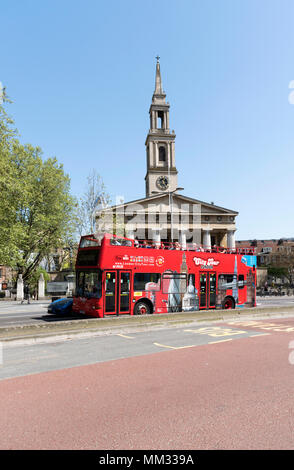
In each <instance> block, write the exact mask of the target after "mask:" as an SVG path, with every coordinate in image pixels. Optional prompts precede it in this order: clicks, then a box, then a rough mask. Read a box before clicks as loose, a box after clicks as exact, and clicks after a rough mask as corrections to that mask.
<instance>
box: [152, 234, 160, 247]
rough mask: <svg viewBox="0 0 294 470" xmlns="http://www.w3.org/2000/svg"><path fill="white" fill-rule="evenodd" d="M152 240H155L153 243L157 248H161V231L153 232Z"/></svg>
mask: <svg viewBox="0 0 294 470" xmlns="http://www.w3.org/2000/svg"><path fill="white" fill-rule="evenodd" d="M152 239H153V242H154V244H155V247H156V248H160V245H161V239H160V231H159V230H153V234H152Z"/></svg>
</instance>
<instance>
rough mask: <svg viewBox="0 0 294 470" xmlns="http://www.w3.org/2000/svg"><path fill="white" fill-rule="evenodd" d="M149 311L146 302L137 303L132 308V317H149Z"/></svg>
mask: <svg viewBox="0 0 294 470" xmlns="http://www.w3.org/2000/svg"><path fill="white" fill-rule="evenodd" d="M150 313H151V309H150V307H149V305H148V304H147V302H143V301H139V302H138V303H137V304H136V305H135V308H134V315H149V314H150Z"/></svg>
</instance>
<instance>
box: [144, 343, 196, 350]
mask: <svg viewBox="0 0 294 470" xmlns="http://www.w3.org/2000/svg"><path fill="white" fill-rule="evenodd" d="M153 344H154V345H155V346H158V347H159V348H168V349H186V348H194V347H195V346H196V345H195V344H190V345H189V346H169V345H167V344H160V343H153Z"/></svg>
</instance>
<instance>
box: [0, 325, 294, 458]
mask: <svg viewBox="0 0 294 470" xmlns="http://www.w3.org/2000/svg"><path fill="white" fill-rule="evenodd" d="M293 353H294V318H293V317H289V318H284V317H283V318H279V319H277V318H276V319H273V318H271V319H266V320H248V319H238V320H232V321H229V322H226V323H225V322H217V323H216V322H213V323H211V324H208V323H205V324H201V325H199V324H197V325H195V324H191V325H189V324H187V325H183V326H181V327H176V328H173V327H171V328H162V329H157V330H150V331H141V332H135V333H132V334H112V335H108V336H102V337H95V338H87V339H84V340H81V339H76V340H72V341H67V342H56V343H50V344H38V345H37V344H36V345H33V346H14V347H7V349H6V348H4V350H3V364H2V367H1V368H0V372H1V377H2V380H1V381H0V422H1V425H0V448H1V449H113V450H115V449H292V448H293V445H294V404H293V389H294V388H293V387H294V358H293Z"/></svg>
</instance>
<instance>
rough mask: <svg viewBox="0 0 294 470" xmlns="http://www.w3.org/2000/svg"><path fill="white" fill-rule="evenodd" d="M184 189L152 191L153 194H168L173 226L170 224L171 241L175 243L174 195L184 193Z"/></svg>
mask: <svg viewBox="0 0 294 470" xmlns="http://www.w3.org/2000/svg"><path fill="white" fill-rule="evenodd" d="M183 190H184V188H180V187H179V188H176V189H174V190H173V191H163V192H160V191H152V194H168V203H169V209H170V217H171V221H170V222H171V224H170V232H171V241H172V242H173V241H174V227H173V195H174V193H175V192H176V191H183Z"/></svg>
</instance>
